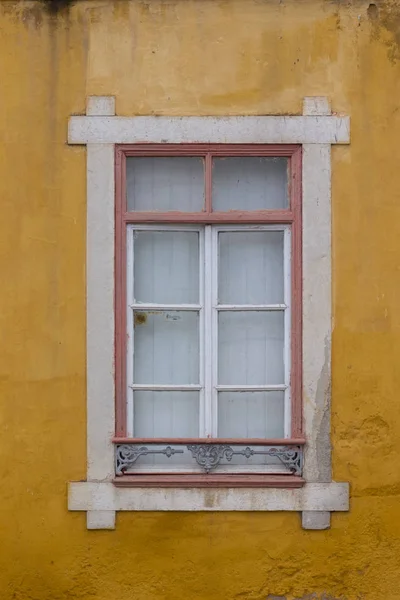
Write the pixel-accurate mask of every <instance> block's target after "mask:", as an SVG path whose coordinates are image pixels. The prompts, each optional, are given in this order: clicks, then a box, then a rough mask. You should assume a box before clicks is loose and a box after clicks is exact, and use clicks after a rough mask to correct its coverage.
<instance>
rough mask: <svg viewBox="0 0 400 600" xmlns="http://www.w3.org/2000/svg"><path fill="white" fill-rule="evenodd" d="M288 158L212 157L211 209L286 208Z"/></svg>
mask: <svg viewBox="0 0 400 600" xmlns="http://www.w3.org/2000/svg"><path fill="white" fill-rule="evenodd" d="M287 172H288V159H287V158H270V157H267V158H266V157H258V156H244V157H228V158H214V159H213V172H212V180H213V182H212V205H213V210H214V211H224V212H225V211H229V210H268V209H275V210H276V209H285V208H288V175H287Z"/></svg>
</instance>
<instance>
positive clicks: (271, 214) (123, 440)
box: [113, 144, 305, 487]
mask: <svg viewBox="0 0 400 600" xmlns="http://www.w3.org/2000/svg"><path fill="white" fill-rule="evenodd" d="M135 156H136V157H182V156H200V157H203V158H204V164H205V169H204V176H205V210H204V211H202V212H191V213H190V212H179V211H170V212H164V213H163V212H156V211H154V212H153V211H152V212H143V211H140V212H135V211H128V210H127V205H126V203H127V200H126V199H127V193H126V159H127V157H135ZM248 156H254V157H272V158H277V157H284V158H287V159H288V188H289V189H288V199H289V203H288V208H287V209H284V210H273V209H271V210H258V211H244V210H232V211H228V212H217V211H212V205H211V204H212V199H211V194H212V159H213V157H248ZM301 172H302V148H301V145H299V144H279V145H272V144H271V145H265V144H252V145H242V144H136V145H116V147H115V277H116V281H115V408H116V428H115V437H114V439H113V442H114V443H115V444H127V443H130V444H133V443H136V444H145V443H153V444H154V443H160V444H163V443H168V444H192V443H215V442H216V441H217V442H218V443H227V444H229V443H243V444H252V445H264V446H271V445H273V446H283V445H285V446H289V445H297V446H298V445H304V444H305V438H304V434H303V416H302V343H301V339H302V239H301V236H302V220H301V217H302V211H301V198H302V190H301ZM142 224H160V225H168V224H170V225H171V224H182V225H183V224H187V225H207V224H211V225H212V224H219V225H225V224H226V225H252V224H257V225H282V226H287V225H289V226H290V228H291V252H290V256H291V258H290V263H291V307H290V310H291V328H290V364H291V373H290V391H291V400H290V402H291V427H290V436H289V437H285V438H280V439H268V438H266V439H258V438H257V439H254V438H248V439H243V440H242V439H240V440H238V439H222V438H211V437H210V438H208V437H207V438H132V437H128V436H127V414H126V409H127V396H126V388H127V385H126V377H127V375H126V373H127V370H126V369H127V363H126V357H127V333H126V332H127V293H126V292H127V286H126V272H127V268H126V267H127V265H126V260H127V226H128V225H142ZM168 477H170V478H173V480H174V482H175V485H179V483H185V485H186V484H187V482H188V480H192V484H193V483H194V482H196V483H197V484H198V483H199V482H201V481H203V480H204V481H207V486H209V485H218V486H219V485H221V481H222V482H223V481H225V480H226V481H229V482H230V484H231V485H233V484H234V483H235V482H237V483H238V484H239V485H240V482H241V481H243V479H244V477H245V478H246V481H247V484H248V483H251V481H252V480H253V482H254V483H255V484H259V485H268V484H270V485H274V486H275V485H277V482H279V481H280V480H281V479H282V481H286V484H287V487H293V486H296V487H298V486H299V485H301V484H302V482H303V480H302V478H301V477H299V476H290V475H282V476H277V475H274V474H264V475H251V474H248V475H245V476H243V475H234V474H232V475H231V474H229V475H228V474H223V475H218V476H217V475H215V474H213V475H206V474H204V475H193V474H177V473H171V475H169V474H165V475H159V474H148V473H147V474H137V475H132V474H129V475H124V476H123V477H120V478H117V479H116V480H115V482H116V483H117V484H118V485H127V484H128V482H129V483H130V484H131V485H135V484H137V485H152V484H154V483H157V482H160V483H163V484H164V483H165V481H166V480H167V481H168ZM249 478H250V479H249ZM277 478H278V479H277ZM278 485H279V484H278Z"/></svg>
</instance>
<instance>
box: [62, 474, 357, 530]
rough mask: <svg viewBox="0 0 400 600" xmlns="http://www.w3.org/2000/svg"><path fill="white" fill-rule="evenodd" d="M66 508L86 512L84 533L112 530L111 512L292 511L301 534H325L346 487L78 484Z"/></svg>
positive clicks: (345, 501)
mask: <svg viewBox="0 0 400 600" xmlns="http://www.w3.org/2000/svg"><path fill="white" fill-rule="evenodd" d="M68 508H69V510H72V511H87V526H88V528H89V529H114V528H115V513H116V511H193V512H197V511H221V512H223V511H226V512H228V511H229V512H230V511H298V512H303V526H304V527H305V528H307V529H326V528H327V527H329V513H330V512H331V511H347V510H349V485H348V483H336V482H331V483H305V484H304V485H303V487H300V488H297V489H284V488H277V487H274V488H271V487H263V488H256V489H254V488H253V487H230V488H221V487H219V488H211V489H207V488H199V487H191V488H180V489H176V486H175V487H174V489H172V488H170V487H165V486H164V487H157V488H149V487H119V486H116V485H114V483H113V482H91V481H82V482H71V483H70V484H69V491H68ZM314 513H315V514H314ZM314 517H315V518H314Z"/></svg>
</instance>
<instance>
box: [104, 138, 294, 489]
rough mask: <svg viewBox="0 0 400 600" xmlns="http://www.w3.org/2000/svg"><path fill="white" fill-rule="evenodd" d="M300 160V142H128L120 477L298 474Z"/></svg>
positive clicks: (121, 274)
mask: <svg viewBox="0 0 400 600" xmlns="http://www.w3.org/2000/svg"><path fill="white" fill-rule="evenodd" d="M300 172H301V149H300V147H299V146H279V147H277V146H266V145H262V146H260V145H255V146H251V147H249V146H232V145H215V146H202V145H185V146H176V145H163V146H160V145H152V146H148V145H147V146H131V147H119V148H117V179H118V181H119V185H118V193H117V203H118V204H117V207H118V210H117V220H119V224H118V223H117V244H116V247H117V252H118V255H117V257H118V262H117V284H119V285H117V291H118V294H117V304H116V311H117V314H116V317H117V323H118V327H119V328H118V329H117V365H116V366H117V368H118V378H117V382H118V384H119V386H118V387H117V407H118V415H117V417H118V420H117V433H118V437H117V438H116V439H115V442H116V444H117V459H116V474H117V475H118V476H126V475H128V476H129V475H135V476H136V478H137V476H138V475H140V474H147V475H156V474H162V475H166V474H168V473H171V474H181V475H191V474H192V475H193V474H205V475H209V474H211V475H212V476H214V475H217V476H223V475H229V474H233V473H235V474H237V475H240V474H246V475H249V474H254V475H262V474H263V475H264V476H265V474H268V473H269V474H274V475H279V476H288V475H289V476H290V475H297V476H299V475H300V474H301V462H302V461H301V458H302V456H301V447H300V445H301V443H302V442H303V439H302V429H301V422H302V415H301V394H300V385H301V339H300V336H301V323H300V315H301V295H300V287H301V285H300V283H301V240H300V232H301V205H300V180H299V179H300ZM118 225H119V226H118ZM137 480H138V481H141V482H143V478H139V479H137ZM215 480H216V481H218V482H219V481H220V478H219V477H217V478H215ZM239 480H240V478H239ZM263 480H265V477H264V479H263V478H259V480H258V481H259V482H260V483H261V482H262V481H263Z"/></svg>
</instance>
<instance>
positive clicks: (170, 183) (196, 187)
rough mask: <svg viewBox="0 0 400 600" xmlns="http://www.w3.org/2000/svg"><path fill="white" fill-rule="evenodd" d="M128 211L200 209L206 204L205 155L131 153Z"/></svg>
mask: <svg viewBox="0 0 400 600" xmlns="http://www.w3.org/2000/svg"><path fill="white" fill-rule="evenodd" d="M126 193H127V204H128V211H159V212H168V211H171V210H178V211H186V212H200V211H202V210H203V208H204V160H203V158H201V157H197V156H196V157H186V156H171V157H153V156H148V157H128V158H127V159H126Z"/></svg>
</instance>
